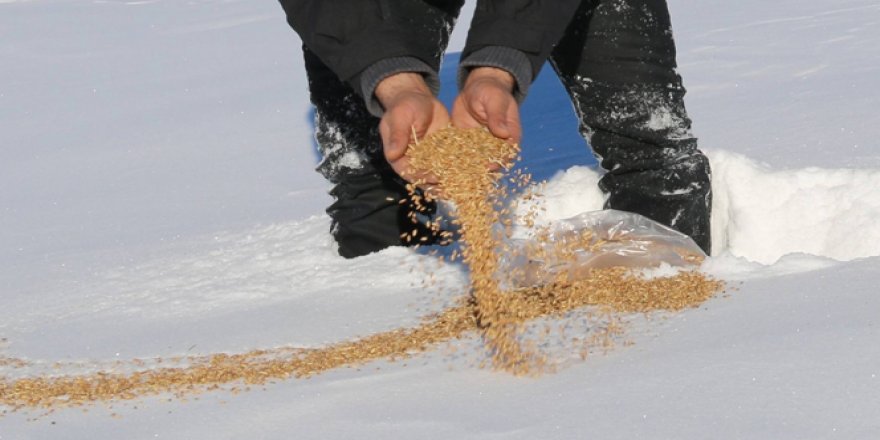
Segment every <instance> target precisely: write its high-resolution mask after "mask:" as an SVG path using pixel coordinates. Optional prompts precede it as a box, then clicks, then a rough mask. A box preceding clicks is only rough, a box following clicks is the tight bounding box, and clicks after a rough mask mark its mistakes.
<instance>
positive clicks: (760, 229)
mask: <svg viewBox="0 0 880 440" xmlns="http://www.w3.org/2000/svg"><path fill="white" fill-rule="evenodd" d="M709 156H710V160H711V162H712V167H713V179H712V186H713V190H714V192H715V199H714V212H713V219H712V222H713V225H712V226H713V237H712V238H713V240H712V241H713V245H714V246H715V249H716V250H718V251H722V252H723V251H724V250H728V251H729V252H730V253H732V254H733V255H736V256H740V257H744V258H746V259H749V260H752V261H755V262H758V263H762V264H773V263H775V262H776V261H778V260H779V259H780V258H781V257H782V256H784V255H786V254H792V253H805V254H811V255H818V256H824V257H828V258H833V259H835V260H842V261H848V260H854V259H857V258H863V257H870V256H877V255H880V222H878V221H877V219H878V218H880V191H878V190H877V189H878V188H880V170H876V169H824V168H816V167H810V168H802V169H790V170H773V169H771V168H770V167H768V166H766V165H761V164H758V163H756V162H754V161H752V160H750V159H748V158H746V157H745V156H741V155H738V154H735V153H730V152H727V151H715V152H712V153H711V154H710V155H709Z"/></svg>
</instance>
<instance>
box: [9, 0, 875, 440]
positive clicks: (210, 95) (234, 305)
mask: <svg viewBox="0 0 880 440" xmlns="http://www.w3.org/2000/svg"><path fill="white" fill-rule="evenodd" d="M470 7H472V5H470ZM670 7H671V9H672V11H671V12H672V16H673V22H674V23H675V33H676V37H677V42H678V46H679V62H680V71H681V73H682V75H683V76H684V78H685V85H686V86H687V87H688V89H689V91H690V93H689V95H688V98H687V99H688V101H687V102H688V105H689V110H690V114H691V117H692V118H693V119H694V121H695V125H694V129H695V132H696V134H697V135H698V136H699V137H700V139H701V145H702V147H703V148H704V149H705V150H707V151H708V153H709V156H710V159H711V162H712V165H713V169H714V176H713V187H714V189H715V194H716V199H715V201H716V205H715V212H714V216H713V224H714V226H715V230H714V234H715V235H714V237H713V241H714V244H715V248H716V250H717V251H718V252H717V255H716V256H714V257H712V258H710V259H709V261H707V263H706V264H705V267H704V268H705V270H707V271H709V272H710V273H712V274H715V275H716V276H719V277H721V278H724V279H726V280H728V281H730V282H731V284H732V285H733V286H734V287H736V289H737V290H734V291H731V292H730V294H729V295H728V296H721V297H717V298H714V299H712V300H710V301H709V302H707V303H706V304H705V305H704V306H702V307H700V308H699V309H693V310H688V311H685V312H682V313H678V314H673V315H663V316H659V315H658V316H654V317H649V318H643V317H632V318H631V323H630V329H629V332H628V335H627V337H628V338H629V339H631V340H632V341H634V342H635V345H633V346H621V347H618V348H616V349H614V350H612V351H611V352H609V353H607V354H605V355H601V354H599V355H595V356H592V357H590V358H589V359H587V360H586V361H584V362H580V361H578V362H570V363H567V364H566V366H565V368H563V369H562V370H561V371H560V372H559V373H557V374H553V375H547V376H543V377H541V378H537V379H519V378H513V377H509V376H506V375H503V374H498V373H492V372H490V371H486V370H480V369H478V368H475V367H474V366H473V361H474V359H473V358H474V357H478V356H479V354H478V353H479V352H478V351H475V350H470V351H469V350H459V353H463V352H471V353H474V354H471V355H463V354H457V355H450V354H448V353H447V351H446V350H443V349H440V350H438V351H436V352H434V353H429V354H427V355H422V356H418V357H416V358H414V359H411V360H410V361H409V362H407V364H406V365H403V364H401V363H396V364H389V363H386V362H383V361H380V362H375V363H372V364H370V365H368V366H366V367H364V368H363V369H361V370H360V371H356V370H348V369H343V370H339V371H333V372H330V373H328V374H325V375H322V376H319V377H316V378H313V379H309V380H290V381H286V382H282V383H277V384H273V385H270V386H267V387H266V389H265V390H259V389H258V390H254V391H252V392H249V393H243V394H239V395H231V394H229V393H225V392H220V393H213V394H207V395H203V396H201V398H200V400H195V401H189V402H179V401H173V402H165V400H164V399H163V398H149V399H145V400H144V401H142V402H137V403H127V404H116V405H114V408H113V409H112V410H111V409H106V410H105V409H104V408H103V407H100V406H99V407H96V408H93V409H91V410H90V411H89V412H87V413H85V412H83V411H81V410H63V411H58V412H55V413H52V414H49V415H47V416H45V417H42V418H39V419H37V420H36V421H30V420H29V418H30V417H32V416H34V414H23V413H15V414H7V415H6V416H4V417H2V418H0V439H3V440H7V439H15V440H18V439H57V438H71V439H111V438H112V439H116V438H132V439H140V438H187V439H214V438H261V439H263V438H265V439H274V438H278V439H281V438H284V439H287V438H324V439H326V438H353V437H358V438H450V437H455V438H475V439H477V438H479V439H483V438H486V439H488V438H559V439H569V438H676V439H682V438H693V439H703V438H773V439H779V438H786V439H788V438H791V439H794V438H798V439H800V438H846V439H853V438H860V439H862V438H863V439H873V438H880V399H878V397H877V396H878V395H880V377H878V376H880V345H878V344H877V343H876V341H877V339H878V336H880V330H878V327H877V315H878V313H877V312H878V310H880V296H878V295H877V291H876V290H875V289H876V288H877V287H876V286H877V285H878V284H880V221H878V218H880V146H878V143H877V139H878V138H880V116H878V115H880V113H878V112H877V109H878V107H880V102H878V96H880V92H878V85H880V84H878V83H877V78H880V62H878V60H880V26H878V24H880V4H878V3H877V2H876V1H867V0H840V1H836V2H834V3H833V5H832V4H829V2H822V1H818V0H807V1H794V0H778V1H774V2H762V1H758V0H746V1H742V2H728V1H721V0H701V1H699V2H698V1H695V0H670ZM467 14H469V12H466V15H467ZM464 21H467V19H464ZM463 38H464V34H463V33H462V32H461V29H459V30H457V31H456V34H455V35H454V36H453V44H452V50H456V49H460V48H461V45H462V44H463ZM299 44H300V43H299V40H298V39H297V38H296V36H295V34H294V33H293V32H291V31H290V30H289V29H288V28H287V27H286V24H285V23H284V17H283V14H282V13H281V10H280V8H279V7H278V5H277V4H275V3H274V2H247V1H244V0H227V1H222V2H220V1H208V0H193V1H188V2H173V1H167V0H151V1H150V0H148V1H111V0H104V1H94V2H86V1H71V0H33V1H16V0H2V1H0V60H2V68H0V158H2V160H0V294H2V307H0V338H5V340H6V342H0V355H4V356H12V357H20V358H27V359H31V360H34V361H37V362H44V363H45V364H43V365H48V364H50V363H51V362H52V361H56V360H63V361H86V362H91V361H94V362H110V361H113V360H116V359H131V358H151V357H156V356H162V357H170V356H175V355H181V354H204V353H213V352H220V351H227V352H241V351H245V350H249V349H254V348H261V347H274V346H281V345H294V346H319V345H323V344H326V343H331V342H334V341H338V340H342V339H348V338H351V337H354V336H360V335H366V334H369V333H372V332H376V331H381V330H387V329H392V328H397V327H400V326H408V325H413V324H415V323H417V322H418V320H419V318H420V317H421V316H423V315H425V314H427V313H428V312H430V311H433V310H437V309H439V308H440V307H442V305H443V304H444V303H445V302H448V301H449V299H450V298H449V297H448V294H445V295H446V296H444V294H440V293H437V291H436V290H432V289H424V288H422V282H423V278H424V273H425V271H424V270H422V269H423V268H424V267H426V266H427V267H429V270H431V271H433V272H434V273H435V275H437V276H438V277H439V278H440V280H441V281H442V282H443V283H444V284H445V285H448V286H452V287H455V286H463V285H464V282H465V278H464V275H463V274H462V272H461V270H460V268H458V267H455V266H450V267H437V266H436V265H435V264H433V263H432V259H431V258H430V257H428V256H425V255H423V254H418V253H414V252H412V251H410V250H407V249H389V250H387V251H383V252H381V253H378V254H374V255H370V256H367V257H364V258H360V259H356V260H344V259H342V258H340V257H338V256H336V254H335V252H334V249H333V246H332V241H331V240H330V238H329V235H328V234H327V229H328V227H329V221H328V219H327V218H326V216H324V215H323V213H322V210H323V208H324V207H325V206H326V205H327V204H328V203H329V201H330V198H329V196H327V195H326V190H327V188H328V185H327V183H326V182H324V181H323V180H322V179H321V177H320V175H318V174H317V173H315V172H314V171H313V168H314V167H315V166H316V165H317V162H318V160H319V158H318V156H317V155H316V153H315V149H314V145H313V141H312V138H311V130H312V125H311V117H312V116H311V112H310V109H309V106H308V100H307V90H306V82H305V74H304V72H303V70H302V65H301V64H302V63H301V61H300V54H299ZM456 59H457V55H455V54H451V55H450V56H449V59H448V61H447V63H446V64H445V66H444V69H443V72H442V74H441V76H442V77H443V79H444V81H445V83H446V85H445V89H444V91H443V98H444V99H446V100H447V101H448V100H449V99H451V97H452V96H453V92H454V91H453V90H452V79H453V77H454V62H455V60H456ZM660 116H662V115H660ZM658 118H659V119H658V121H657V122H658V123H661V122H662V121H661V119H662V118H660V117H659V116H658ZM523 120H524V121H525V125H526V126H525V131H526V137H525V138H524V146H525V148H526V150H525V161H526V165H527V166H528V167H529V168H530V169H531V170H532V171H534V172H535V174H536V175H537V176H538V177H542V178H550V177H552V180H551V182H550V183H548V185H547V187H546V189H545V198H544V200H543V202H544V203H545V205H546V207H547V213H546V215H547V219H552V218H564V217H568V216H570V215H573V214H576V213H578V212H580V211H584V210H589V209H596V208H598V207H599V206H601V203H602V197H601V194H599V192H598V190H597V189H596V187H595V182H596V180H597V179H598V177H599V174H598V173H597V171H596V169H595V160H594V159H593V158H592V156H591V155H590V154H589V152H588V150H587V149H586V146H585V143H584V141H583V140H582V139H580V137H579V136H578V134H577V128H576V127H577V124H576V122H575V121H574V119H573V116H572V114H571V106H570V104H569V103H568V102H567V99H566V98H565V96H564V92H563V91H562V90H561V88H560V86H559V84H558V82H557V81H556V80H555V78H553V76H552V72H551V71H550V69H545V70H544V71H543V73H542V75H541V76H540V78H539V79H538V81H537V83H536V84H535V86H534V87H533V89H532V92H531V96H530V97H529V99H528V100H527V102H526V105H525V106H524V108H523ZM412 268H416V270H412V271H411V269H412ZM456 344H457V345H459V346H460V347H462V348H466V347H471V348H475V347H477V346H478V344H479V341H477V340H475V339H473V338H472V339H467V340H464V341H460V342H458V343H456ZM4 373H5V374H10V375H14V374H21V372H14V371H5V372H4V371H3V370H0V374H4ZM135 405H136V408H135ZM111 412H115V413H117V414H118V415H120V416H121V418H113V417H110V415H109V414H110V413H111Z"/></svg>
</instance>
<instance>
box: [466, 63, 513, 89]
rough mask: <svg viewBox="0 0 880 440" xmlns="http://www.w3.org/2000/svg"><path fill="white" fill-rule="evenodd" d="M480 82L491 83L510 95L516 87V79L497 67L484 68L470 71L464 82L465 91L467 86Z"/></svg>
mask: <svg viewBox="0 0 880 440" xmlns="http://www.w3.org/2000/svg"><path fill="white" fill-rule="evenodd" d="M482 82H492V83H494V84H495V85H498V86H501V87H502V88H503V89H505V90H507V91H508V92H511V93H513V89H514V87H516V79H515V78H514V77H513V75H511V74H510V72H508V71H506V70H504V69H499V68H497V67H489V66H486V67H475V68H473V69H471V71H470V72H469V73H468V76H467V79H466V80H465V83H464V88H465V89H467V88H468V86H471V85H474V84H478V83H482Z"/></svg>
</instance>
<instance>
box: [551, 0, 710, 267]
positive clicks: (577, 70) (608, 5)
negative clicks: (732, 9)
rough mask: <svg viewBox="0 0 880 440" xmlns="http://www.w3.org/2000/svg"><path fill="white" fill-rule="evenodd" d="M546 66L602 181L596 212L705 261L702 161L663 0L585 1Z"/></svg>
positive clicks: (706, 189)
mask: <svg viewBox="0 0 880 440" xmlns="http://www.w3.org/2000/svg"><path fill="white" fill-rule="evenodd" d="M551 63H552V64H553V66H554V68H555V69H556V71H557V73H558V74H559V77H560V79H561V80H562V83H563V84H564V86H565V88H566V89H567V91H568V93H569V95H570V97H571V99H572V102H573V103H574V106H575V110H576V112H577V115H578V117H579V119H580V129H581V132H582V134H583V135H584V136H585V138H586V139H587V141H588V142H589V143H590V145H591V146H592V148H593V150H594V152H595V153H596V155H597V156H598V157H599V158H600V160H601V165H602V167H603V168H604V169H605V170H606V171H607V173H606V174H605V176H603V178H602V179H601V180H600V182H599V185H600V187H601V189H602V190H603V191H605V192H606V193H607V194H608V200H607V202H606V208H611V209H619V210H624V211H630V212H635V213H639V214H642V215H645V216H646V217H649V218H651V219H653V220H656V221H658V222H661V223H664V224H666V225H668V226H671V227H672V228H674V229H677V230H679V231H681V232H683V233H685V234H687V235H689V236H690V237H691V238H693V239H694V241H695V242H696V243H697V244H698V245H699V246H700V247H702V248H703V249H704V250H705V251H706V252H707V253H708V252H709V251H710V234H709V216H710V209H711V183H710V180H711V179H710V168H709V161H708V159H707V158H706V156H705V155H704V154H703V153H702V152H701V151H700V150H699V149H698V148H697V140H696V138H695V137H694V136H693V135H692V134H691V121H690V119H689V118H688V116H687V112H686V111H685V106H684V94H685V89H684V87H683V86H682V81H681V77H680V76H679V75H678V74H677V73H676V70H675V69H676V63H675V44H674V42H673V39H672V31H671V23H670V19H669V12H668V10H667V6H666V2H665V1H664V0H585V1H584V2H583V3H582V5H581V7H580V9H579V11H578V13H577V16H576V17H575V18H574V20H573V21H572V22H571V24H570V25H569V27H568V30H567V31H566V35H565V37H563V39H562V41H560V43H559V44H558V45H557V47H556V49H555V50H554V52H553V54H552V57H551Z"/></svg>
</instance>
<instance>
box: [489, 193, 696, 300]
mask: <svg viewBox="0 0 880 440" xmlns="http://www.w3.org/2000/svg"><path fill="white" fill-rule="evenodd" d="M705 258H706V254H705V253H704V252H703V251H702V249H700V247H699V246H697V244H696V243H694V241H693V240H692V239H691V238H690V237H688V236H687V235H685V234H682V233H681V232H678V231H676V230H674V229H671V228H669V227H667V226H664V225H662V224H660V223H657V222H655V221H653V220H651V219H649V218H647V217H644V216H641V215H639V214H634V213H631V212H624V211H616V210H610V209H609V210H603V211H593V212H585V213H582V214H579V215H577V216H574V217H571V218H568V219H565V220H559V221H554V222H553V223H551V225H550V226H549V228H547V229H546V230H542V231H540V232H538V233H537V234H535V236H533V237H531V238H528V239H511V240H509V242H508V243H507V246H506V249H505V251H504V252H503V257H502V259H501V262H500V263H501V264H500V272H499V275H500V276H499V278H501V282H502V284H504V285H505V287H508V288H509V287H514V288H517V287H533V286H539V285H543V284H547V283H550V282H553V281H556V280H559V279H561V278H564V279H566V280H569V281H574V280H577V279H582V278H584V277H586V276H588V275H589V272H590V270H591V269H601V268H609V267H626V268H631V269H647V268H656V267H659V266H661V265H663V264H667V265H669V266H674V267H686V266H694V265H699V264H700V263H701V262H702V261H703V260H704V259H705Z"/></svg>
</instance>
